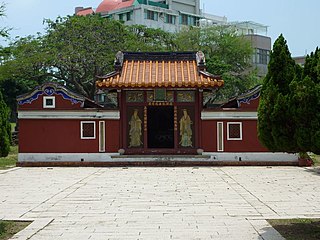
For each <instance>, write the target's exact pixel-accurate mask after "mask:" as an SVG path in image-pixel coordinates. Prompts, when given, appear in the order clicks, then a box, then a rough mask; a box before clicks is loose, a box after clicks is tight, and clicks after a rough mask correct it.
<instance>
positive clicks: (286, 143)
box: [258, 34, 295, 152]
mask: <svg viewBox="0 0 320 240" xmlns="http://www.w3.org/2000/svg"><path fill="white" fill-rule="evenodd" d="M294 76H295V62H294V60H293V59H292V58H291V54H290V51H289V48H288V46H287V41H286V40H285V39H284V37H283V36H282V34H281V35H280V36H279V37H278V39H277V40H276V41H275V43H274V45H273V50H272V52H271V53H270V62H269V65H268V73H267V75H266V77H265V79H264V82H263V87H262V92H261V98H260V105H259V109H258V136H259V139H260V141H261V142H262V144H263V145H265V146H266V147H267V148H268V149H269V150H271V151H275V152H276V151H281V152H282V151H285V152H294V151H295V141H294V140H293V135H294V129H293V128H292V124H293V122H292V119H291V117H290V112H289V111H288V107H289V106H288V98H289V92H290V89H289V84H290V83H291V81H292V80H293V79H294Z"/></svg>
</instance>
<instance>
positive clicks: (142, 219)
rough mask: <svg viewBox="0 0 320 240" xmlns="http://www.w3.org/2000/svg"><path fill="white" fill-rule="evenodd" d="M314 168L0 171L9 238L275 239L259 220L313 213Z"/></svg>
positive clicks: (317, 188)
mask: <svg viewBox="0 0 320 240" xmlns="http://www.w3.org/2000/svg"><path fill="white" fill-rule="evenodd" d="M319 183H320V171H319V170H317V169H313V168H299V167H195V168H143V167H141V168H13V169H9V170H0V219H4V220H32V221H33V222H32V223H31V224H30V225H29V226H28V227H27V228H26V229H24V230H23V231H21V232H20V233H18V234H16V235H15V236H14V239H32V240H33V239H68V240H70V239H71V240H72V239H77V240H80V239H237V240H238V239H245V240H249V239H265V240H269V239H283V238H282V237H281V236H280V235H279V233H278V232H276V231H275V230H274V229H273V228H272V227H271V226H270V225H269V224H268V223H267V221H266V220H265V219H281V218H305V217H307V218H320V207H319V206H320V184H319Z"/></svg>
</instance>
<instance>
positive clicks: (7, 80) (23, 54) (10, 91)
mask: <svg viewBox="0 0 320 240" xmlns="http://www.w3.org/2000/svg"><path fill="white" fill-rule="evenodd" d="M42 49H43V48H42V37H41V36H37V37H33V36H28V37H25V38H19V39H17V40H16V41H14V42H12V43H11V44H10V45H9V46H8V47H5V48H2V49H1V50H0V55H1V56H2V61H1V63H0V90H1V92H2V95H3V97H4V99H5V102H6V104H7V105H8V107H9V108H10V109H11V120H15V115H16V97H17V96H18V95H20V94H23V93H26V92H28V91H30V90H31V89H32V88H33V87H35V86H36V85H38V84H41V83H43V82H44V81H49V80H51V79H52V78H51V77H50V76H48V68H47V66H46V62H47V54H45V52H44V51H43V50H42Z"/></svg>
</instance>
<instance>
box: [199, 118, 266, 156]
mask: <svg viewBox="0 0 320 240" xmlns="http://www.w3.org/2000/svg"><path fill="white" fill-rule="evenodd" d="M217 122H223V135H224V152H268V150H267V149H266V148H265V147H263V146H262V145H261V143H260V142H259V139H258V134H257V121H256V120H232V119H230V120H203V121H202V136H201V137H202V148H203V150H204V151H205V152H216V151H217ZM227 122H242V140H227Z"/></svg>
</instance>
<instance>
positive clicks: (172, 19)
mask: <svg viewBox="0 0 320 240" xmlns="http://www.w3.org/2000/svg"><path fill="white" fill-rule="evenodd" d="M165 23H169V24H176V16H173V15H169V14H166V18H165Z"/></svg>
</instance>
